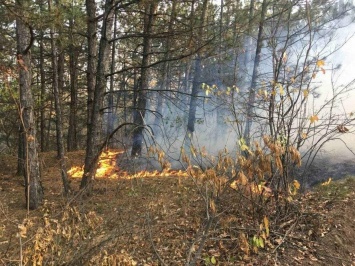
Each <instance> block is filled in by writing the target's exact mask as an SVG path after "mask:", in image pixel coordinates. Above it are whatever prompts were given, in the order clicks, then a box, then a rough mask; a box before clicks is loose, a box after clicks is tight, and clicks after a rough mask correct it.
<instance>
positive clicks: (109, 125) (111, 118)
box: [106, 14, 117, 146]
mask: <svg viewBox="0 0 355 266" xmlns="http://www.w3.org/2000/svg"><path fill="white" fill-rule="evenodd" d="M116 20H117V14H115V18H114V26H113V39H115V38H116V31H117V25H116ZM115 63H116V41H113V42H112V49H111V73H113V72H114V71H115V67H116V64H115ZM114 78H115V76H114V75H112V76H111V77H110V92H109V94H108V101H107V102H108V112H107V131H106V135H107V136H109V135H110V134H111V132H112V131H113V126H114V107H113V91H114V85H115V83H114ZM109 146H110V144H109Z"/></svg>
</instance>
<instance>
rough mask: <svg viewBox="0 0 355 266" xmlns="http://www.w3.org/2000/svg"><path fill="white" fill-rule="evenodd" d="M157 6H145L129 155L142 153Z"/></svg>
mask: <svg viewBox="0 0 355 266" xmlns="http://www.w3.org/2000/svg"><path fill="white" fill-rule="evenodd" d="M156 8H157V3H156V1H152V2H151V3H147V4H146V6H145V14H144V38H143V57H142V65H141V76H140V82H139V83H138V91H137V98H138V99H137V106H136V108H135V110H134V111H133V123H134V129H133V134H132V143H133V144H132V151H131V156H132V157H135V156H139V155H141V153H142V145H143V130H144V117H145V109H146V105H147V91H148V89H149V75H148V65H149V58H150V51H151V43H152V39H151V36H150V35H151V32H152V27H153V22H154V18H155V15H154V13H155V10H156Z"/></svg>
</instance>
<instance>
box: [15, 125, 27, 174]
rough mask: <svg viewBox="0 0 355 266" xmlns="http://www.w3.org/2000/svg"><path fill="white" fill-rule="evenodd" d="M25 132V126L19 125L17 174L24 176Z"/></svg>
mask: <svg viewBox="0 0 355 266" xmlns="http://www.w3.org/2000/svg"><path fill="white" fill-rule="evenodd" d="M25 160H26V158H25V133H24V131H23V126H22V125H20V126H19V134H18V149H17V172H16V175H18V176H21V175H22V176H23V175H24V174H25Z"/></svg>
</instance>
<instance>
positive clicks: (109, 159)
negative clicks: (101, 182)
mask: <svg viewBox="0 0 355 266" xmlns="http://www.w3.org/2000/svg"><path fill="white" fill-rule="evenodd" d="M121 153H123V151H122V150H107V151H104V152H103V153H102V154H101V155H100V158H99V163H98V168H97V170H96V178H110V179H118V178H124V179H133V178H146V177H167V176H177V177H187V176H188V173H187V172H186V171H183V170H173V169H164V170H163V171H157V170H154V171H140V172H137V173H129V172H126V171H121V170H120V169H119V167H118V166H117V156H118V154H121ZM68 174H69V175H70V176H71V177H72V178H81V177H82V176H83V174H84V167H83V166H82V167H79V166H73V167H72V168H71V169H70V170H69V171H68Z"/></svg>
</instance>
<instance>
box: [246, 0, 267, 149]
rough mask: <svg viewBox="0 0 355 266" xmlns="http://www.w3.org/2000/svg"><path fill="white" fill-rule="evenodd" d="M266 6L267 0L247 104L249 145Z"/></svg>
mask: <svg viewBox="0 0 355 266" xmlns="http://www.w3.org/2000/svg"><path fill="white" fill-rule="evenodd" d="M266 7H267V0H263V3H262V7H261V14H260V22H259V31H258V38H257V40H256V50H255V61H254V67H253V75H252V77H251V86H250V90H249V97H248V106H247V117H246V123H245V131H244V139H245V141H246V144H247V145H248V146H249V145H250V131H251V126H252V122H253V115H254V104H255V89H256V85H257V79H258V76H259V65H260V61H261V48H262V44H263V30H264V21H265V16H266V10H267V9H266Z"/></svg>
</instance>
